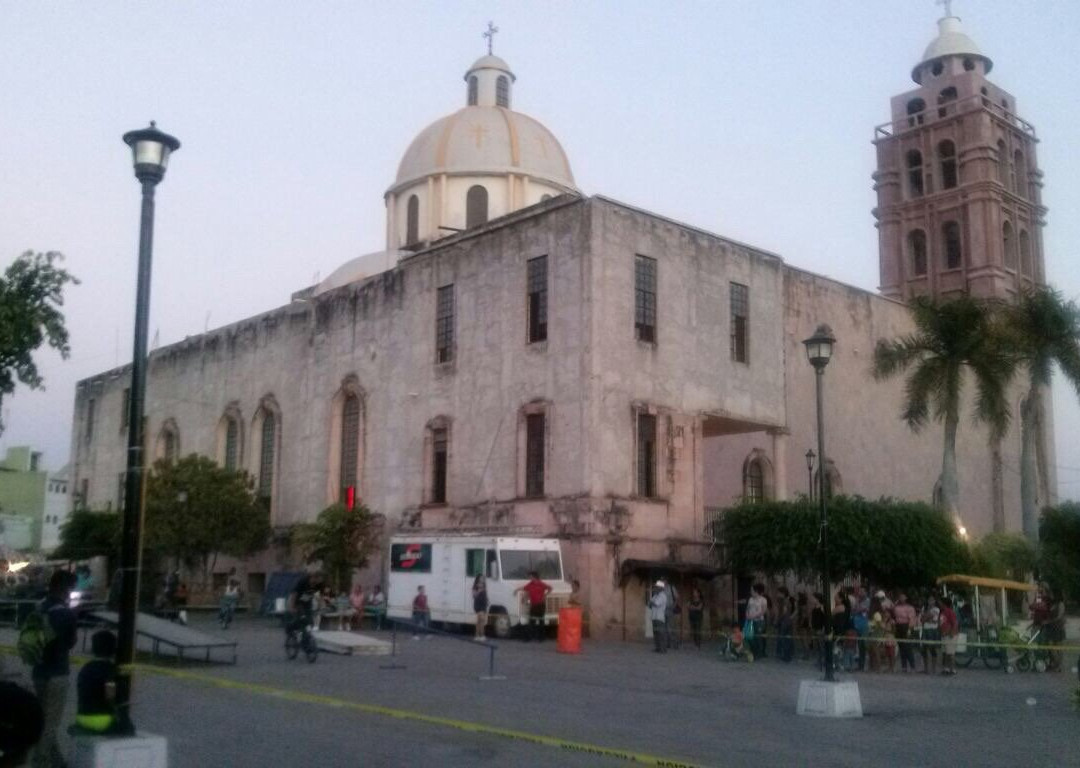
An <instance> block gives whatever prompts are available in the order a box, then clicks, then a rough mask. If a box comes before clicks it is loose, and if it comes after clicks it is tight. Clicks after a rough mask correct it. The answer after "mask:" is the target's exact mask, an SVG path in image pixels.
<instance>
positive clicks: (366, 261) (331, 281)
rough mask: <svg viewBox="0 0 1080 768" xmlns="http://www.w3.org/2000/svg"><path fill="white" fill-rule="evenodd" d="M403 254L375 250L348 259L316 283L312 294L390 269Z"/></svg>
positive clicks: (324, 291)
mask: <svg viewBox="0 0 1080 768" xmlns="http://www.w3.org/2000/svg"><path fill="white" fill-rule="evenodd" d="M405 255H407V254H405V253H404V252H402V251H375V252H374V253H365V254H364V255H363V256H357V257H356V258H354V259H350V260H349V261H346V262H345V263H344V264H342V265H341V266H340V267H338V268H337V269H335V270H334V271H333V272H331V273H330V274H329V275H328V276H327V277H326V279H325V280H323V281H322V282H321V283H319V284H318V285H316V286H315V290H313V291H312V295H313V296H319V295H321V294H324V293H326V292H327V291H332V290H334V289H335V288H340V287H341V286H343V285H348V284H349V283H355V282H357V281H359V280H363V279H364V278H367V277H372V276H373V275H378V274H381V273H383V272H386V271H388V270H391V269H393V268H394V266H395V265H396V264H397V263H398V260H399V259H400V258H401V257H402V256H405Z"/></svg>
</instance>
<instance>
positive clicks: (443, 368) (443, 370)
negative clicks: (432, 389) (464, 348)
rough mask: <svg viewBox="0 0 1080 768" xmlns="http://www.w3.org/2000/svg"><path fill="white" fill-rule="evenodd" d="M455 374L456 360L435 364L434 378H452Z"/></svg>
mask: <svg viewBox="0 0 1080 768" xmlns="http://www.w3.org/2000/svg"><path fill="white" fill-rule="evenodd" d="M456 372H457V359H456V358H455V359H452V360H447V361H446V362H445V363H435V378H436V379H441V378H444V377H446V376H453V375H454V374H455V373H456Z"/></svg>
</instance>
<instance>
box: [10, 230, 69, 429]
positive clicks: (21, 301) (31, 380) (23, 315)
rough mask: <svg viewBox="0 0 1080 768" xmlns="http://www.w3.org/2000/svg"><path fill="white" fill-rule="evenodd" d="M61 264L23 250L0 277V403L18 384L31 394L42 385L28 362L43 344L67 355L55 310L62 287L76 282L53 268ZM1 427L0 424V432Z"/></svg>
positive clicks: (53, 254)
mask: <svg viewBox="0 0 1080 768" xmlns="http://www.w3.org/2000/svg"><path fill="white" fill-rule="evenodd" d="M61 259H63V256H61V255H60V254H59V253H56V252H54V251H50V252H49V253H34V252H33V251H27V252H26V253H24V254H23V255H22V256H20V257H19V258H17V259H15V261H14V262H12V263H11V265H10V266H8V268H7V269H6V270H4V274H3V276H2V277H0V404H2V403H3V399H4V396H5V395H10V394H11V393H12V392H14V391H15V385H16V383H17V382H21V383H22V384H25V385H26V386H27V387H29V388H30V389H40V388H41V387H42V386H43V384H44V382H43V381H42V378H41V374H40V373H38V368H37V365H36V364H35V363H34V357H33V355H34V352H35V351H36V350H37V349H38V347H40V346H41V345H42V344H48V345H49V346H50V347H52V348H53V349H55V350H56V351H58V352H59V353H60V355H61V356H62V357H64V358H66V357H67V356H68V354H69V352H70V347H69V345H68V332H67V328H66V327H65V325H64V315H63V314H62V313H61V312H60V309H59V308H60V307H61V306H63V304H64V296H63V291H64V286H65V285H67V284H68V283H74V284H78V282H79V281H78V280H76V279H75V278H74V277H72V276H71V275H70V274H68V273H67V271H66V270H63V269H60V268H59V267H57V266H56V263H57V262H58V261H60V260H61ZM3 428H4V425H3V422H2V421H0V432H2V431H3Z"/></svg>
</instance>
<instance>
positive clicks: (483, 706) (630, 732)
mask: <svg viewBox="0 0 1080 768" xmlns="http://www.w3.org/2000/svg"><path fill="white" fill-rule="evenodd" d="M196 622H197V623H201V621H200V620H199V619H197V620H196ZM205 625H206V628H207V629H208V630H209V631H214V630H212V629H210V627H211V625H210V623H209V621H206V622H205ZM225 634H228V635H230V636H233V637H234V638H235V639H237V640H238V641H239V642H240V647H239V656H240V661H239V663H238V664H237V665H236V666H224V665H214V666H207V665H192V664H186V665H184V666H177V665H175V664H169V663H165V664H163V665H162V666H165V667H168V668H169V669H170V670H171V671H172V673H173V674H170V675H165V674H150V673H145V672H144V673H142V674H140V675H139V677H138V680H137V682H136V688H135V691H136V693H135V701H136V720H137V722H138V724H139V726H140V727H141V728H144V729H146V730H148V731H152V732H155V733H161V734H164V735H166V736H168V738H169V750H170V755H171V761H170V765H171V766H173V767H174V768H187V767H189V766H191V767H194V766H207V765H228V766H237V767H242V766H267V765H275V766H289V765H296V766H309V765H310V766H320V768H330V767H331V766H343V767H344V766H356V765H373V766H375V765H395V766H396V765H402V764H406V763H408V764H413V765H432V766H435V765H437V766H489V765H490V766H495V765H499V766H505V765H510V764H512V765H515V766H552V765H559V766H563V765H565V766H579V765H580V766H585V765H601V766H602V765H616V764H625V763H626V762H627V758H626V756H621V757H620V756H618V755H609V756H604V755H601V754H595V753H588V752H585V751H583V750H585V749H587V748H588V747H589V746H590V745H591V746H592V747H597V748H607V749H615V750H620V751H623V752H628V753H634V754H639V755H648V756H652V757H656V758H661V759H664V760H670V761H671V764H672V765H678V764H690V765H702V766H719V767H722V768H723V767H726V766H754V768H760V767H761V766H770V765H784V766H858V765H888V766H948V768H956V767H957V766H968V765H978V766H1003V767H1004V766H1008V768H1015V766H1017V765H1023V766H1059V765H1070V764H1071V765H1076V764H1078V763H1080V714H1078V713H1076V712H1074V711H1073V710H1072V709H1071V706H1070V703H1069V693H1070V686H1071V685H1072V684H1073V683H1074V681H1075V679H1076V678H1075V677H1073V676H1070V675H1068V674H1057V675H1051V674H1043V675H1038V674H1034V673H1027V674H1016V675H1012V676H1009V675H1006V674H1004V673H1003V672H990V671H987V670H984V669H975V668H973V669H971V670H966V671H962V672H961V674H960V675H958V676H957V677H955V678H940V677H937V678H931V677H928V676H925V675H922V674H914V675H903V676H902V675H900V674H895V675H891V676H888V675H870V674H863V675H858V676H856V677H857V679H858V681H859V684H860V689H861V693H862V701H863V707H864V709H865V711H866V717H865V718H863V719H862V720H858V721H824V720H817V719H808V718H800V717H796V716H795V714H794V710H795V699H796V693H797V690H798V685H799V680H800V679H802V678H805V677H813V676H814V675H815V671H814V669H813V666H812V665H810V664H808V663H800V662H796V663H794V664H791V665H785V664H780V663H778V662H775V661H773V660H772V659H768V660H764V661H760V662H756V663H753V664H747V663H734V662H724V661H720V660H718V658H717V655H716V653H715V652H713V651H712V650H704V651H697V650H694V649H693V648H692V647H687V646H685V645H684V647H683V649H682V650H679V651H673V652H671V653H668V654H666V655H657V654H654V653H651V652H650V651H649V648H648V647H647V646H645V645H643V644H636V643H627V644H622V643H612V644H603V645H598V644H592V643H589V642H586V645H585V649H584V653H583V654H581V655H579V656H568V655H563V654H559V653H557V652H556V650H555V643H554V642H547V643H544V644H540V645H537V644H527V643H523V642H520V641H505V642H499V643H498V651H497V652H496V673H497V674H499V675H504V676H505V678H506V679H502V680H482V679H480V678H481V676H482V675H485V674H486V673H487V652H486V650H485V648H484V647H483V646H481V645H479V644H474V643H470V642H467V641H463V640H458V639H454V638H447V637H436V638H434V639H431V640H423V641H413V640H411V639H410V638H409V637H408V636H407V635H406V636H404V637H402V636H400V635H399V636H398V641H399V655H398V656H397V657H396V659H395V661H396V663H398V664H401V665H403V666H404V668H403V669H384V668H383V667H384V666H386V665H387V664H388V663H389V662H390V661H391V659H390V658H389V657H386V656H352V657H350V656H337V655H330V654H323V655H321V656H320V657H319V659H318V661H317V662H316V663H314V664H308V663H307V662H305V661H303V660H302V659H298V660H295V661H291V662H290V661H287V660H286V659H285V656H284V653H283V650H282V634H281V631H280V629H279V628H278V627H277V626H276V625H275V624H274V623H273V622H271V621H269V620H264V619H256V618H245V619H242V620H241V621H239V622H237V624H236V625H234V629H231V630H230V631H229V632H228V633H225ZM380 637H387V638H388V637H389V633H388V632H383V633H380ZM463 637H465V636H463ZM12 639H13V633H10V632H6V633H4V634H3V635H2V636H0V640H2V641H3V642H4V643H5V644H10V642H11V641H12ZM1075 663H1076V659H1075V656H1070V658H1069V666H1072V665H1073V664H1075ZM16 664H17V662H14V661H13V660H11V659H6V660H5V668H6V670H7V671H8V672H9V673H10V672H11V671H12V670H13V667H14V666H15V665H16ZM1031 699H1033V700H1034V704H1031V703H1028V702H1029V700H1031ZM424 718H429V720H425V719H424ZM477 728H479V730H477ZM499 729H506V730H507V731H512V732H513V733H503V732H497V731H499ZM515 736H517V737H515ZM527 737H546V738H547V739H549V741H546V742H545V743H537V742H534V741H528V740H525V739H526V738H527ZM567 742H573V743H574V744H575V746H574V747H573V748H570V747H568V746H567V745H566V743H567Z"/></svg>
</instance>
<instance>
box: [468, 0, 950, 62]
mask: <svg viewBox="0 0 1080 768" xmlns="http://www.w3.org/2000/svg"><path fill="white" fill-rule="evenodd" d="M951 1H952V0H950V2H951ZM498 31H499V28H498V27H496V26H495V22H493V21H489V22H488V25H487V31H486V32H484V33H483V34H482V35H481V37H486V38H487V43H488V56H493V55H495V54H494V52H493V51H492V46H493V44H494V43H495V33H496V32H498Z"/></svg>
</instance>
